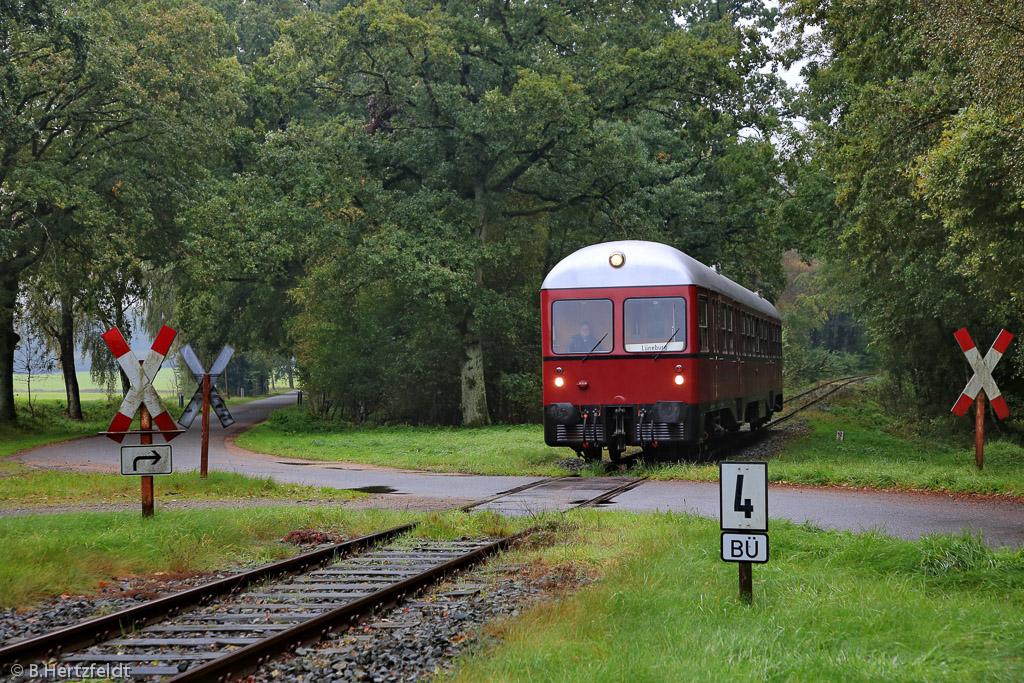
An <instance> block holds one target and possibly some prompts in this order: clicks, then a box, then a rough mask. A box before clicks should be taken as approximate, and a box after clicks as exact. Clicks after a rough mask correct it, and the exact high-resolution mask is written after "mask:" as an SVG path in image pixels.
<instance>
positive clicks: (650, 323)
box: [622, 297, 706, 353]
mask: <svg viewBox="0 0 1024 683" xmlns="http://www.w3.org/2000/svg"><path fill="white" fill-rule="evenodd" d="M705 304H706V301H705V300H703V297H702V301H701V307H703V306H704V305H705ZM705 315H706V312H705ZM622 316H623V326H624V327H625V328H626V332H625V340H624V342H625V348H626V351H629V352H630V353H660V352H662V351H682V350H683V349H685V348H686V300H685V299H683V298H682V297H658V298H651V299H626V301H625V303H624V304H623V306H622ZM704 320H705V323H706V318H704ZM705 329H706V325H705V326H702V327H701V334H704V331H705Z"/></svg>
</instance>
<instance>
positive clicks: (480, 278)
mask: <svg viewBox="0 0 1024 683" xmlns="http://www.w3.org/2000/svg"><path fill="white" fill-rule="evenodd" d="M474 199H475V200H476V210H477V218H478V219H479V221H480V223H479V232H478V234H477V236H478V238H479V239H480V244H481V246H483V245H486V244H487V228H488V222H489V221H488V211H487V186H486V180H485V179H484V178H479V179H477V182H476V184H475V187H474ZM474 279H475V280H476V284H477V286H478V287H483V282H484V271H483V267H482V266H477V269H476V273H475V277H474ZM462 338H463V351H464V353H465V360H464V361H463V363H462V374H461V377H462V425H463V426H464V427H481V426H483V425H485V424H487V423H488V421H489V415H488V411H487V385H486V384H485V382H484V348H483V343H482V342H481V339H480V331H479V330H478V329H477V326H476V319H475V316H474V311H473V310H470V311H469V312H467V314H466V319H465V321H464V322H463V330H462Z"/></svg>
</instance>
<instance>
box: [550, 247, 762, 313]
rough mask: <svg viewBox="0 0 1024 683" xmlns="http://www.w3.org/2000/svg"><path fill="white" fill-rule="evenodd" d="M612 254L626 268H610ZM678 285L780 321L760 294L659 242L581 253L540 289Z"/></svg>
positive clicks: (553, 272) (560, 266)
mask: <svg viewBox="0 0 1024 683" xmlns="http://www.w3.org/2000/svg"><path fill="white" fill-rule="evenodd" d="M616 251H620V252H622V254H623V256H625V263H623V265H622V266H621V267H619V268H613V267H612V265H611V263H609V262H608V259H609V257H610V256H611V255H612V253H614V252H616ZM680 285H697V286H698V287H704V288H706V289H710V290H712V291H715V292H719V293H720V294H724V295H725V296H727V297H729V298H730V299H734V300H735V301H737V302H738V303H741V304H743V305H746V306H749V307H750V308H752V309H754V310H756V311H759V312H761V313H764V314H765V315H768V316H771V317H772V318H778V317H779V312H778V311H777V310H776V309H775V306H772V305H771V304H770V303H768V301H766V300H765V299H763V298H762V297H761V296H759V295H758V294H755V293H754V292H752V291H750V290H749V289H747V288H746V287H742V286H740V285H738V284H736V283H735V282H733V281H732V280H730V279H729V278H727V277H725V276H724V275H720V274H718V273H716V272H715V271H714V270H712V269H711V268H708V267H707V266H705V265H704V264H703V263H701V262H700V261H698V260H696V259H694V258H691V257H690V256H687V255H686V254H684V253H683V252H681V251H679V250H678V249H676V248H674V247H670V246H668V245H666V244H659V243H657V242H643V241H640V240H622V241H619V242H603V243H601V244H594V245H592V246H589V247H584V248H582V249H580V250H579V251H576V252H573V253H572V254H569V255H568V256H566V257H565V258H564V259H562V260H561V261H559V262H558V264H557V265H556V266H555V267H554V268H552V269H551V272H550V273H548V276H547V277H546V278H544V284H542V285H541V289H593V288H600V287H661V286H680Z"/></svg>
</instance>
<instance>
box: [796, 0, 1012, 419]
mask: <svg viewBox="0 0 1024 683" xmlns="http://www.w3.org/2000/svg"><path fill="white" fill-rule="evenodd" d="M784 10H785V13H786V16H787V17H788V20H789V22H790V37H791V38H792V39H793V40H794V43H793V47H794V49H795V50H796V52H795V53H794V56H804V55H806V56H808V57H809V62H808V64H807V65H806V66H805V67H804V69H803V73H804V75H805V77H806V79H807V87H806V90H805V92H804V94H803V97H802V99H801V100H799V101H798V103H797V107H798V111H799V113H800V114H802V115H803V116H805V117H806V119H807V120H808V122H809V124H808V128H807V130H806V133H805V136H804V139H803V140H802V141H801V147H800V150H799V155H798V157H799V158H800V159H801V163H799V164H795V165H794V166H793V167H792V168H791V175H790V184H791V187H792V195H791V199H790V200H789V201H787V202H786V203H784V204H783V205H782V206H781V207H780V214H781V215H782V216H785V218H786V219H787V220H789V221H790V224H791V225H792V226H794V227H796V228H798V232H800V233H802V234H801V238H802V240H803V244H804V246H805V249H807V250H808V251H810V252H811V253H815V254H817V255H819V256H821V257H824V258H826V259H828V260H830V261H831V263H832V266H833V269H834V272H835V277H834V278H833V282H834V283H836V284H837V285H838V293H839V295H840V296H842V297H843V299H844V300H845V301H846V302H848V304H849V305H850V306H851V307H852V308H853V309H854V310H855V311H856V312H857V314H858V316H859V318H860V319H861V321H862V322H863V324H864V325H865V326H866V327H867V328H868V330H869V332H870V335H871V337H872V338H873V346H874V348H875V349H876V350H877V351H878V352H879V354H880V356H881V358H882V359H883V361H884V362H885V364H886V365H887V367H888V369H889V370H890V371H891V372H892V373H893V375H894V377H895V378H896V379H897V380H899V381H900V382H904V383H905V386H906V387H907V388H908V389H911V390H912V391H913V392H914V394H915V395H916V398H917V400H916V401H915V404H916V405H918V406H921V407H923V408H924V409H925V410H935V411H938V410H948V407H949V406H950V405H952V402H953V400H954V398H955V396H956V392H957V390H958V389H959V387H961V386H963V384H964V383H965V382H966V380H967V378H968V377H969V375H970V373H971V370H970V367H969V366H968V365H967V363H966V362H965V361H964V360H963V357H962V355H961V353H960V350H959V348H958V347H957V345H956V343H955V342H954V340H953V332H954V331H955V330H957V329H959V328H960V327H965V326H966V327H967V328H968V329H969V330H970V332H971V333H972V335H973V336H974V339H975V341H976V342H977V343H978V345H979V346H981V347H982V348H983V349H986V348H987V346H988V344H989V343H991V341H992V339H994V338H995V335H996V334H997V333H998V331H999V330H1000V328H1007V329H1010V330H1013V331H1016V332H1018V333H1020V332H1022V331H1024V306H1022V303H1024V299H1022V297H1024V240H1022V237H1024V234H1022V219H1024V212H1022V198H1024V193H1022V191H1024V184H1022V180H1024V176H1022V174H1021V170H1022V166H1021V162H1022V161H1024V146H1022V141H1024V138H1022V131H1024V128H1022V125H1021V124H1022V123H1024V121H1022V118H1021V117H1022V113H1021V112H1022V111H1024V109H1022V108H1021V98H1022V95H1021V92H1020V83H1021V77H1022V76H1024V73H1022V68H1024V67H1022V62H1021V55H1022V54H1024V53H1022V51H1021V48H1022V47H1024V45H1022V43H1024V41H1022V39H1021V36H1022V35H1024V34H1022V32H1021V30H1022V29H1024V9H1022V7H1021V5H1020V3H1015V2H1010V1H1009V0H985V1H982V2H973V3H959V2H954V1H953V0H885V1H883V2H865V1H864V0H838V1H836V0H830V1H828V2H824V1H817V0H790V1H789V2H786V3H784ZM808 27H813V29H814V30H808ZM1022 375H1024V345H1022V344H1020V343H1019V342H1015V344H1014V346H1013V347H1011V353H1010V357H1009V358H1008V359H1007V360H1006V361H1004V362H1003V363H1002V364H1001V365H1000V366H999V367H998V368H997V371H996V379H997V381H998V382H999V383H1000V386H1001V388H1002V389H1003V392H1004V393H1005V394H1006V395H1007V396H1008V399H1009V400H1010V401H1011V403H1013V402H1015V401H1014V395H1016V396H1020V394H1021V390H1022V389H1024V382H1022V381H1021V377H1022ZM1021 408H1024V406H1022V405H1021V404H1020V403H1017V410H1020V409H1021Z"/></svg>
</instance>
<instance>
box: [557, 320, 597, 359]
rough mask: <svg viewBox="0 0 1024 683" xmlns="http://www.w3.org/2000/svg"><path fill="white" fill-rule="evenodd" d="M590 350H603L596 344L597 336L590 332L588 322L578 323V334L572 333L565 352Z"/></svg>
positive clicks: (588, 351)
mask: <svg viewBox="0 0 1024 683" xmlns="http://www.w3.org/2000/svg"><path fill="white" fill-rule="evenodd" d="M591 351H603V349H602V348H601V347H600V346H599V345H598V339H597V337H595V336H593V335H592V334H591V333H590V323H588V322H584V323H582V324H581V325H580V331H579V334H574V335H573V336H572V338H571V339H569V345H568V346H567V347H566V349H565V352H566V353H590V352H591Z"/></svg>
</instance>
